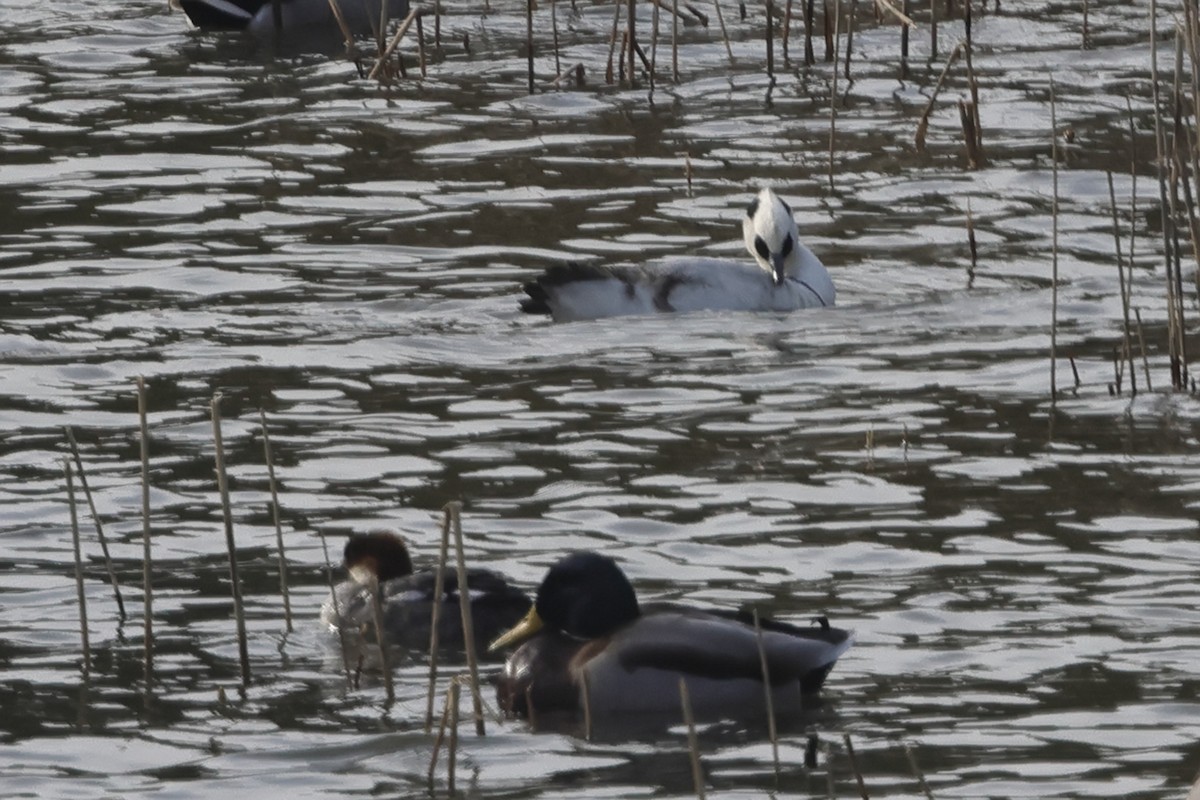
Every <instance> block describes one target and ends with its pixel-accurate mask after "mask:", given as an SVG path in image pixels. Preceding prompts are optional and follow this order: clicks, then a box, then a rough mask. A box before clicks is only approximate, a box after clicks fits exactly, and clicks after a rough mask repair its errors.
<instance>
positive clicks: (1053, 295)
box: [1050, 76, 1058, 407]
mask: <svg viewBox="0 0 1200 800" xmlns="http://www.w3.org/2000/svg"><path fill="white" fill-rule="evenodd" d="M1050 161H1051V164H1052V165H1053V194H1052V196H1051V200H1050V209H1051V217H1052V222H1051V231H1052V233H1051V237H1052V238H1051V256H1050V257H1051V262H1050V263H1051V272H1050V405H1051V407H1053V406H1054V405H1055V404H1056V403H1057V402H1058V104H1057V101H1056V99H1055V96H1054V76H1050Z"/></svg>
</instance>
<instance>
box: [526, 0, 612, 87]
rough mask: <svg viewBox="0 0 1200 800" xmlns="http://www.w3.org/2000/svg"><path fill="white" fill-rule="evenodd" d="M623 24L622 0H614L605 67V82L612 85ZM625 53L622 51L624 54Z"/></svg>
mask: <svg viewBox="0 0 1200 800" xmlns="http://www.w3.org/2000/svg"><path fill="white" fill-rule="evenodd" d="M529 2H531V3H532V2H533V0H529ZM620 25H621V0H613V21H612V30H611V31H610V32H609V35H608V64H607V66H605V68H604V82H605V83H607V84H609V85H612V82H613V72H614V68H613V60H614V58H615V57H616V54H617V39H618V32H619V28H620ZM623 55H624V54H623V53H622V56H623Z"/></svg>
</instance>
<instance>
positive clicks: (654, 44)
mask: <svg viewBox="0 0 1200 800" xmlns="http://www.w3.org/2000/svg"><path fill="white" fill-rule="evenodd" d="M660 5H661V0H655V2H654V10H653V11H652V12H651V13H650V97H651V98H653V97H654V70H655V69H656V68H657V66H658V26H659V6H660Z"/></svg>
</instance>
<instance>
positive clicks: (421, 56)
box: [417, 14, 429, 78]
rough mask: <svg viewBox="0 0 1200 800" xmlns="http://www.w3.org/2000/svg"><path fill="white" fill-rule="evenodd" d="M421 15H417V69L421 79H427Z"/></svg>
mask: <svg viewBox="0 0 1200 800" xmlns="http://www.w3.org/2000/svg"><path fill="white" fill-rule="evenodd" d="M422 18H423V17H422V15H420V14H418V15H417V67H419V68H420V70H421V77H422V78H425V77H428V75H429V72H428V64H426V61H425V31H424V30H422V27H421V19H422Z"/></svg>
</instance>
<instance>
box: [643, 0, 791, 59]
mask: <svg viewBox="0 0 1200 800" xmlns="http://www.w3.org/2000/svg"><path fill="white" fill-rule="evenodd" d="M632 4H633V0H630V7H632ZM791 7H792V0H788V8H791ZM713 8H715V9H716V10H717V25H719V26H720V27H721V41H723V42H725V52H726V54H728V55H729V63H730V64H736V63H737V60H736V59H735V58H734V57H733V46H732V45H731V44H729V31H728V30H727V29H726V28H725V15H724V14H722V13H721V0H713ZM630 24H632V22H631V23H630ZM786 33H787V27H786V25H785V26H784V34H785V36H784V43H783V52H784V60H785V61H786V60H787V37H786Z"/></svg>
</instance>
